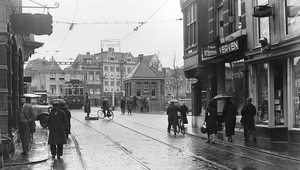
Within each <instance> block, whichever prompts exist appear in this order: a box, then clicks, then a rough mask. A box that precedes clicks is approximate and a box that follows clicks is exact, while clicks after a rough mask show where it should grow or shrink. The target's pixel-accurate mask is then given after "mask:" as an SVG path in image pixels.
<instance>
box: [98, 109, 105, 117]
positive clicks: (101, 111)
mask: <svg viewBox="0 0 300 170" xmlns="http://www.w3.org/2000/svg"><path fill="white" fill-rule="evenodd" d="M97 115H98V117H99V118H100V119H104V113H103V110H101V109H100V110H98V111H97Z"/></svg>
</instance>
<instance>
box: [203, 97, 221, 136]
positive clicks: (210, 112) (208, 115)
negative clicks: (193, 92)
mask: <svg viewBox="0 0 300 170" xmlns="http://www.w3.org/2000/svg"><path fill="white" fill-rule="evenodd" d="M205 122H206V128H207V133H210V134H217V130H218V129H217V107H216V106H215V105H212V102H210V104H209V105H208V107H207V108H206V110H205Z"/></svg>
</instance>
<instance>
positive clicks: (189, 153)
mask: <svg viewBox="0 0 300 170" xmlns="http://www.w3.org/2000/svg"><path fill="white" fill-rule="evenodd" d="M72 119H74V120H76V121H78V122H79V123H81V124H83V125H84V126H86V127H88V128H90V129H92V130H94V131H95V132H97V133H99V134H101V135H102V136H104V137H105V138H107V139H108V140H109V141H111V142H112V143H113V144H114V145H116V146H117V147H118V148H119V149H121V150H122V151H123V152H124V153H126V154H127V155H129V156H130V157H131V158H133V159H134V160H135V161H137V162H138V163H140V164H141V165H142V166H143V167H145V168H146V169H149V170H150V169H151V168H150V167H149V166H147V165H146V164H145V163H143V161H142V160H140V159H139V158H137V157H135V156H134V155H133V154H132V153H131V152H130V151H128V150H127V149H126V147H124V146H122V145H120V144H119V143H118V142H117V141H115V140H113V139H112V138H111V137H110V136H109V135H106V134H104V133H102V132H101V131H99V130H98V129H96V128H94V127H92V126H91V125H87V124H85V123H84V122H83V121H81V120H79V119H77V118H75V117H72ZM111 123H114V124H116V125H118V126H121V127H123V128H126V129H128V130H130V131H132V132H135V133H137V134H140V135H142V136H144V137H147V138H149V139H151V140H155V141H157V142H159V143H161V144H164V145H167V146H168V147H172V148H174V149H177V150H178V151H180V152H185V153H186V154H188V155H189V156H190V157H193V158H196V159H198V160H200V161H202V162H205V163H207V164H210V165H212V166H215V167H217V168H216V169H224V170H230V169H231V168H228V167H226V166H223V165H220V164H218V163H216V162H213V161H210V160H208V159H205V158H203V157H201V156H198V155H196V154H194V153H192V152H190V151H187V150H184V149H182V148H179V147H175V146H173V145H171V144H168V143H166V142H164V141H162V140H158V139H156V138H153V137H151V136H149V135H146V134H144V133H142V132H139V131H137V130H134V129H132V128H129V127H127V126H124V125H122V124H120V123H117V122H114V121H111Z"/></svg>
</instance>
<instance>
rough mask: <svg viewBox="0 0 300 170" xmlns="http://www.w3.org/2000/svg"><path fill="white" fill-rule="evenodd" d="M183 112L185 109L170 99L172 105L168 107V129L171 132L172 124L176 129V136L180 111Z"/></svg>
mask: <svg viewBox="0 0 300 170" xmlns="http://www.w3.org/2000/svg"><path fill="white" fill-rule="evenodd" d="M177 112H180V113H181V114H182V113H183V111H182V110H181V109H180V108H179V107H178V106H176V105H174V101H170V106H169V107H168V108H167V115H168V128H167V131H168V133H169V134H170V130H171V126H173V129H174V135H175V136H176V132H177V126H178V113H177Z"/></svg>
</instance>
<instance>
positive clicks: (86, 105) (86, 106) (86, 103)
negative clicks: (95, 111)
mask: <svg viewBox="0 0 300 170" xmlns="http://www.w3.org/2000/svg"><path fill="white" fill-rule="evenodd" d="M85 94H86V97H85V100H84V112H85V113H86V114H87V116H86V117H87V118H89V117H90V113H91V102H90V98H89V94H88V93H85Z"/></svg>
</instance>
